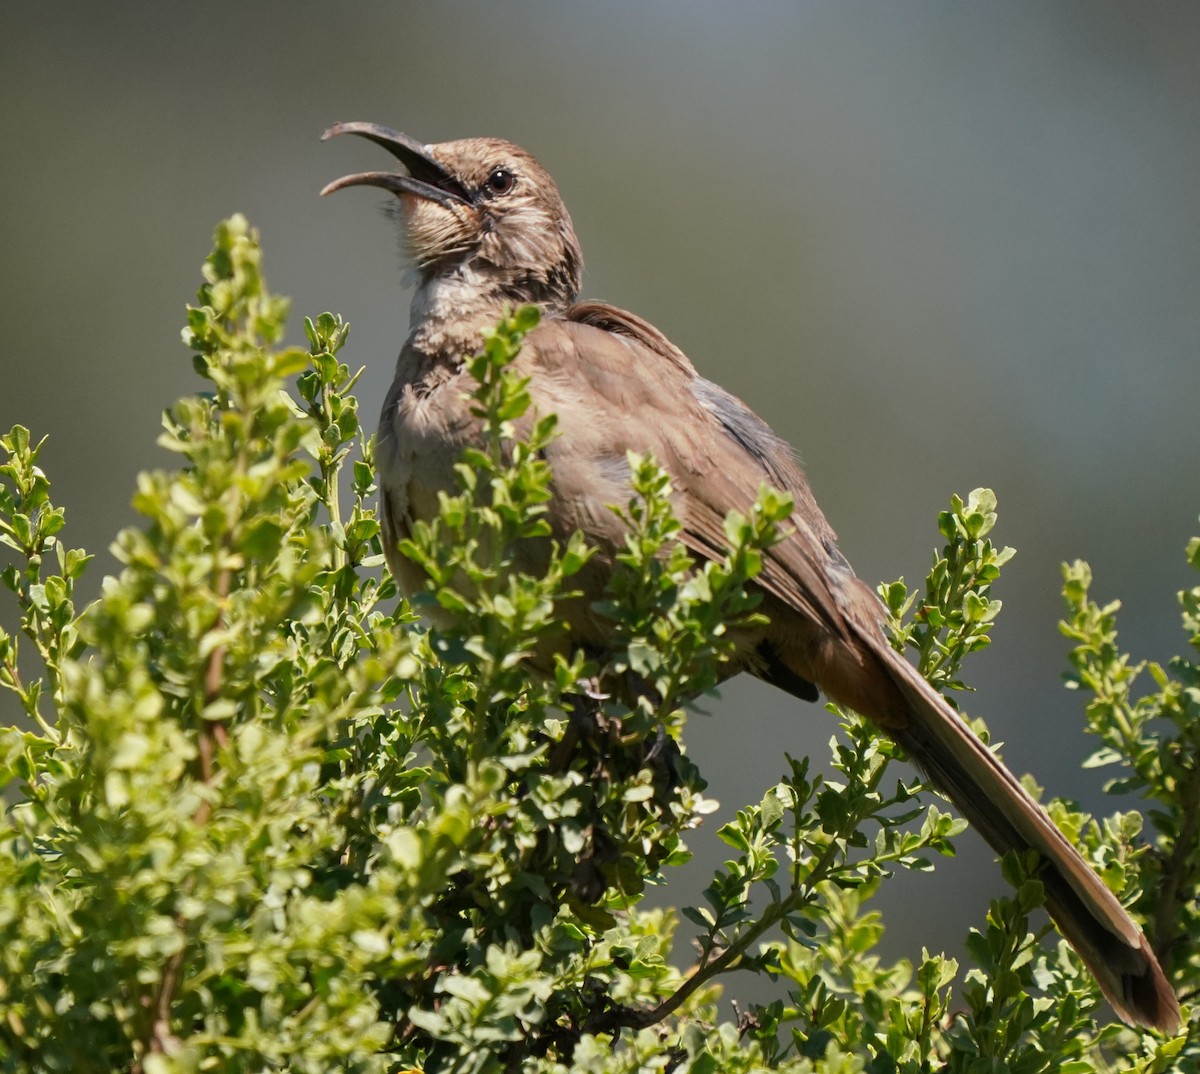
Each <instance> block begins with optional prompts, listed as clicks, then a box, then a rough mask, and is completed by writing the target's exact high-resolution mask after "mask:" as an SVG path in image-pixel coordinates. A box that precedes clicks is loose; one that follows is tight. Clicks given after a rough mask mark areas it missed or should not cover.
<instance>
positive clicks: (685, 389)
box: [530, 302, 853, 634]
mask: <svg viewBox="0 0 1200 1074" xmlns="http://www.w3.org/2000/svg"><path fill="white" fill-rule="evenodd" d="M530 343H531V344H532V345H533V350H534V352H535V354H536V355H537V361H538V363H539V366H540V368H539V369H538V377H537V378H535V383H537V384H540V385H546V386H547V387H548V390H549V394H550V395H551V396H552V398H548V399H547V400H546V401H545V403H546V405H547V406H553V407H554V408H555V409H556V410H557V411H558V414H559V420H560V422H562V423H564V425H565V423H571V425H572V427H571V428H570V429H569V430H567V429H565V428H564V432H566V433H567V435H565V436H564V437H563V443H567V444H569V445H570V452H572V453H574V454H576V455H578V453H579V452H580V451H583V452H584V453H586V454H589V455H591V456H593V458H592V459H590V460H589V461H590V462H592V463H595V462H596V458H595V457H607V465H608V468H609V471H611V470H612V469H613V464H614V461H615V460H621V461H623V460H624V455H625V451H626V450H627V449H631V448H632V449H634V450H638V451H643V452H650V453H651V454H652V455H653V456H654V458H655V459H656V460H657V461H658V462H659V464H660V465H662V466H663V467H665V468H666V469H667V471H668V472H669V473H670V475H671V477H672V480H673V482H674V484H675V487H676V489H677V491H678V495H677V496H676V499H675V505H676V510H677V512H678V514H679V520H680V522H681V523H682V525H683V540H684V542H685V544H686V545H687V546H688V547H689V548H690V549H691V550H692V551H693V552H695V553H696V554H697V555H700V556H702V557H704V558H706V559H716V558H718V557H720V556H721V555H722V554H723V553H724V551H725V548H726V546H727V543H728V542H727V539H726V537H725V531H724V525H723V524H724V520H725V516H726V515H727V514H728V513H729V512H730V511H731V510H738V511H742V512H746V511H748V510H749V508H750V507H751V505H752V504H753V502H754V499H755V497H756V496H757V494H758V491H759V489H760V488H761V486H763V485H764V484H766V485H770V486H772V487H774V488H777V489H779V490H781V491H784V492H787V493H789V494H790V495H791V496H792V497H793V499H794V500H795V503H796V508H795V511H794V512H793V515H792V517H791V519H790V520H789V521H788V523H787V536H786V537H785V539H784V540H783V541H781V542H780V543H779V544H778V545H776V546H775V547H774V548H772V549H771V550H770V551H769V552H768V553H767V555H766V556H765V557H764V564H763V571H762V574H761V575H760V576H759V578H758V582H759V584H760V585H761V586H762V587H763V588H764V589H765V590H766V591H767V592H768V593H770V594H772V595H774V596H775V597H776V598H778V599H779V600H780V601H782V602H784V603H785V604H786V605H788V606H790V607H791V608H793V609H795V610H797V611H799V612H802V613H803V614H804V615H806V616H807V617H808V618H809V619H811V620H812V621H813V622H814V623H816V624H819V625H822V626H824V627H826V628H827V629H829V630H832V631H834V632H835V633H838V634H842V633H844V632H845V631H846V629H847V626H846V622H845V616H844V607H843V601H844V600H845V596H846V593H845V587H844V586H843V585H840V584H839V579H840V578H852V577H853V575H852V572H851V571H850V568H849V565H848V564H847V563H846V560H845V559H844V557H843V556H842V555H841V553H840V552H839V551H838V549H837V545H836V537H835V534H834V532H833V530H832V529H831V528H830V526H829V524H828V522H826V521H825V517H824V515H823V514H822V513H821V510H820V508H819V507H818V506H817V504H816V501H815V500H814V499H813V495H812V492H811V490H810V489H809V486H808V482H807V480H806V479H805V477H804V474H803V472H802V471H801V469H800V466H799V465H798V463H797V462H796V459H795V456H794V455H793V453H792V451H791V449H790V448H789V447H788V445H787V444H786V443H785V442H784V441H783V440H782V439H780V438H779V437H778V436H776V435H775V433H773V432H772V431H771V429H770V428H769V427H768V426H767V424H766V422H764V421H763V420H762V419H761V418H759V417H758V415H756V414H755V413H754V412H753V411H752V410H750V408H749V407H747V406H746V405H745V404H744V403H742V402H741V401H740V400H738V399H737V398H735V397H734V396H732V395H730V394H729V393H728V392H726V391H725V390H724V389H722V388H720V387H718V386H717V385H716V384H713V383H711V382H710V381H707V380H704V379H703V378H702V377H700V376H698V375H697V373H696V371H695V369H694V368H693V367H692V364H691V362H689V361H688V359H687V358H686V356H684V354H683V353H682V352H681V351H680V350H679V349H678V348H677V347H675V346H674V345H673V344H672V343H671V342H670V341H669V340H668V339H667V338H666V337H665V336H664V335H663V334H662V333H661V332H659V331H658V330H657V329H656V328H654V327H653V326H652V325H650V324H648V323H647V322H646V321H643V320H642V319H641V318H639V317H636V316H634V315H633V314H630V313H627V312H625V311H624V310H620V309H617V308H616V307H613V306H609V305H605V304H602V303H598V302H587V303H579V304H577V305H575V306H573V307H572V308H571V309H570V311H569V312H568V314H567V316H566V318H559V319H549V320H547V321H545V322H544V323H543V324H542V325H541V326H539V328H538V329H536V332H535V335H534V336H533V337H531V339H530ZM556 387H557V392H558V393H561V394H559V397H558V398H553V396H555V394H556ZM564 452H565V449H564ZM553 461H554V464H555V472H556V482H557V481H558V474H559V471H560V469H561V466H560V462H561V464H562V465H565V466H566V467H568V468H569V467H570V466H572V465H579V464H580V460H579V459H578V458H575V459H569V458H563V459H562V460H553ZM625 498H627V492H626V495H625V496H623V497H621V499H620V501H618V500H610V501H609V502H623V500H624V499H625ZM592 499H593V501H594V500H595V495H594V490H593V495H592Z"/></svg>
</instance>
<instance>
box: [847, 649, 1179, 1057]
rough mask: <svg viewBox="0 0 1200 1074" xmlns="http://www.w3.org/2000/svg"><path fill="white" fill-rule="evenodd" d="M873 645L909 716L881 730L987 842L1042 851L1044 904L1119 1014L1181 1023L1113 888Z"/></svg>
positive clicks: (955, 720) (916, 681) (968, 735)
mask: <svg viewBox="0 0 1200 1074" xmlns="http://www.w3.org/2000/svg"><path fill="white" fill-rule="evenodd" d="M870 645H871V648H872V649H874V650H875V655H876V656H877V657H878V658H879V659H880V661H881V662H882V663H883V664H884V665H885V666H886V667H887V668H888V671H889V673H890V675H891V678H892V679H893V681H894V682H895V684H896V686H897V687H898V688H899V690H900V693H901V695H902V696H903V698H904V701H905V703H906V708H907V712H906V713H904V717H906V718H901V719H896V718H894V717H893V718H891V719H888V720H886V721H881V722H882V723H883V724H884V726H886V728H887V730H888V733H889V734H891V735H892V737H893V738H895V739H896V741H897V742H898V743H899V744H900V745H901V746H902V747H903V748H904V749H905V750H906V751H907V752H908V754H909V756H910V757H911V759H912V760H913V761H914V763H916V764H917V766H918V767H919V768H921V770H922V771H923V772H924V773H925V774H926V775H927V776H928V777H929V779H930V780H931V781H932V782H933V783H934V784H935V785H936V786H937V787H939V788H940V789H941V790H943V791H944V792H945V793H946V794H947V795H949V797H950V799H951V801H953V802H954V804H955V805H956V806H957V807H958V808H959V810H960V811H961V812H962V813H963V815H964V816H965V817H966V818H967V820H968V821H969V822H970V823H971V824H972V825H973V826H974V827H975V828H977V829H978V830H979V832H980V834H981V835H982V836H983V837H984V838H985V839H986V840H987V842H988V843H989V844H990V845H991V846H992V848H993V849H994V850H996V851H997V852H998V853H1000V854H1005V853H1007V852H1008V851H1010V850H1017V851H1021V850H1026V849H1030V848H1032V849H1034V850H1037V851H1038V852H1039V853H1040V854H1041V856H1042V858H1043V860H1044V868H1043V870H1042V873H1041V876H1040V879H1041V880H1042V882H1043V883H1044V885H1045V889H1046V909H1047V911H1048V912H1049V914H1050V916H1051V918H1052V919H1053V920H1054V922H1055V924H1056V925H1057V926H1058V928H1059V930H1060V931H1061V932H1062V934H1063V936H1065V937H1066V939H1067V940H1068V942H1069V943H1070V944H1071V946H1072V947H1074V948H1075V950H1076V951H1077V952H1078V953H1079V955H1080V957H1081V958H1082V959H1083V961H1084V964H1085V965H1086V966H1087V968H1088V969H1089V970H1090V971H1091V973H1092V975H1093V976H1094V977H1095V978H1096V980H1097V982H1098V983H1099V984H1100V987H1101V989H1102V990H1103V991H1104V995H1105V996H1106V997H1107V999H1108V1001H1109V1002H1110V1003H1111V1004H1112V1006H1113V1009H1114V1010H1115V1011H1116V1012H1117V1014H1118V1015H1119V1016H1120V1017H1121V1018H1122V1019H1123V1020H1124V1021H1126V1022H1128V1023H1130V1024H1134V1025H1144V1026H1150V1027H1153V1028H1154V1029H1158V1030H1161V1031H1162V1032H1164V1033H1171V1032H1174V1031H1175V1030H1176V1029H1178V1027H1179V1024H1180V1011H1179V1001H1178V1000H1177V999H1176V997H1175V993H1174V991H1173V990H1172V988H1171V986H1170V984H1169V983H1168V981H1167V979H1166V976H1165V975H1164V974H1163V971H1162V969H1161V968H1160V966H1159V964H1158V960H1157V959H1156V958H1155V957H1154V953H1153V951H1151V949H1150V945H1149V944H1148V943H1147V941H1146V937H1145V936H1144V935H1143V934H1142V932H1141V930H1140V929H1139V928H1138V926H1137V925H1136V924H1135V923H1134V921H1133V920H1132V919H1131V918H1130V917H1129V915H1128V914H1127V913H1126V912H1125V910H1124V908H1123V907H1122V906H1121V904H1120V902H1119V901H1118V900H1117V898H1116V896H1114V895H1113V893H1112V892H1111V891H1109V889H1108V888H1107V887H1106V886H1105V884H1104V882H1103V881H1102V880H1101V879H1100V877H1099V876H1098V875H1097V874H1096V873H1095V872H1094V871H1093V870H1092V868H1091V867H1090V866H1089V865H1088V864H1087V862H1085V861H1084V860H1083V858H1082V857H1081V856H1080V855H1079V852H1078V851H1077V850H1076V849H1075V848H1074V847H1073V846H1072V845H1071V844H1070V843H1069V842H1068V841H1067V839H1066V837H1065V836H1064V835H1063V834H1062V832H1060V831H1059V830H1058V828H1057V827H1055V825H1054V823H1053V821H1051V820H1050V818H1049V816H1047V814H1046V811H1045V810H1044V809H1043V808H1042V807H1041V806H1040V805H1039V804H1038V803H1037V802H1035V801H1034V800H1033V798H1031V797H1030V795H1029V794H1028V793H1027V792H1026V790H1025V788H1024V787H1022V786H1021V784H1020V783H1019V782H1018V781H1017V779H1016V777H1015V776H1014V775H1013V774H1012V773H1011V772H1010V771H1009V770H1008V769H1007V768H1005V767H1004V765H1003V764H1001V762H1000V761H998V760H997V759H996V757H995V755H994V754H992V752H991V751H990V750H989V749H988V748H987V747H986V746H984V744H983V743H982V742H980V741H979V739H978V738H976V736H975V735H974V734H973V733H972V732H971V731H970V729H969V728H968V727H967V726H966V724H965V723H963V721H962V720H961V718H960V717H959V716H958V714H957V713H955V712H954V710H953V709H952V708H951V707H950V706H949V704H947V702H946V701H945V700H944V699H943V698H942V697H941V695H940V694H938V693H937V691H936V690H934V689H933V688H932V687H931V686H930V685H929V684H928V683H927V682H926V681H925V680H924V679H923V678H922V677H921V676H920V675H919V674H918V673H917V671H916V670H915V669H914V668H913V667H912V666H911V665H910V664H909V663H908V662H907V661H905V660H904V659H902V658H901V657H899V656H897V655H896V653H895V652H894V651H893V650H892V649H890V648H889V647H887V646H886V643H885V642H884V641H883V640H882V639H879V640H878V641H875V639H871V640H870ZM867 715H872V714H871V713H867Z"/></svg>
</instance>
